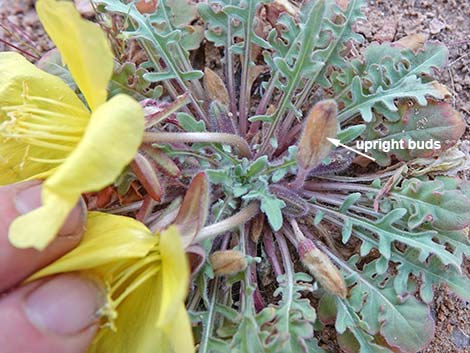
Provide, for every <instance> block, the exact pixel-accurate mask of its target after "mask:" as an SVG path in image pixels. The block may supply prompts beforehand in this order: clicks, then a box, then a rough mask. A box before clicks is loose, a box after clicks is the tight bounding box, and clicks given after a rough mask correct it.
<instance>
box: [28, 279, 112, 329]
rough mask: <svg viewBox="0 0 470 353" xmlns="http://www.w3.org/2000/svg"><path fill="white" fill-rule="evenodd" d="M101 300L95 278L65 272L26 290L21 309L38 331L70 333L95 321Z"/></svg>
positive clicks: (101, 292)
mask: <svg viewBox="0 0 470 353" xmlns="http://www.w3.org/2000/svg"><path fill="white" fill-rule="evenodd" d="M104 304H105V297H104V294H103V291H102V290H101V288H100V286H99V285H98V284H97V283H96V282H95V281H93V280H91V279H89V278H86V277H83V276H80V275H76V274H67V275H61V276H57V277H54V278H53V279H51V280H49V281H47V282H46V283H44V284H42V285H41V286H39V287H38V288H36V289H35V290H34V291H33V292H32V293H30V294H29V295H28V297H27V298H26V301H25V312H26V315H27V317H28V319H29V321H30V322H31V323H32V324H33V325H34V327H36V328H37V329H38V330H39V331H41V332H48V333H54V334H58V335H73V334H77V333H80V332H81V331H83V330H84V329H86V328H88V327H90V326H91V325H93V324H94V323H97V322H98V320H99V315H98V312H99V310H100V309H101V308H102V307H103V305H104Z"/></svg>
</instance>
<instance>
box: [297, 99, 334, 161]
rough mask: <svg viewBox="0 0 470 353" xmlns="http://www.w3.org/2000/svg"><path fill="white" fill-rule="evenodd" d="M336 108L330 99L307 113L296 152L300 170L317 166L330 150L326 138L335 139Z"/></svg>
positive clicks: (319, 103) (316, 105)
mask: <svg viewBox="0 0 470 353" xmlns="http://www.w3.org/2000/svg"><path fill="white" fill-rule="evenodd" d="M337 115H338V106H337V104H336V102H335V101H334V100H332V99H328V100H323V101H321V102H318V103H317V104H315V106H314V107H313V108H312V110H310V112H309V113H308V116H307V119H306V123H305V126H304V129H303V132H302V137H301V138H300V142H299V148H298V151H297V163H298V165H299V167H300V168H301V169H304V170H310V169H312V168H314V167H316V166H317V165H319V164H320V163H321V162H322V160H323V159H325V158H326V157H327V156H328V154H329V153H330V150H331V146H332V145H331V143H330V142H329V141H328V140H327V138H328V137H331V138H334V137H336V133H337V128H338V119H337Z"/></svg>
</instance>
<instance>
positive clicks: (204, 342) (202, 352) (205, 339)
mask: <svg viewBox="0 0 470 353" xmlns="http://www.w3.org/2000/svg"><path fill="white" fill-rule="evenodd" d="M219 280H220V277H218V276H216V277H215V279H214V282H213V284H212V295H211V298H210V306H209V308H208V315H207V321H206V322H205V324H204V325H203V327H204V329H203V331H202V337H201V342H200V343H199V351H198V352H199V353H206V352H208V349H209V339H210V337H211V336H212V325H213V322H214V316H215V306H216V302H217V292H218V289H219Z"/></svg>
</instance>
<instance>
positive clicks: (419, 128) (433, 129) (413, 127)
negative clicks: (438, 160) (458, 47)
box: [363, 83, 466, 166]
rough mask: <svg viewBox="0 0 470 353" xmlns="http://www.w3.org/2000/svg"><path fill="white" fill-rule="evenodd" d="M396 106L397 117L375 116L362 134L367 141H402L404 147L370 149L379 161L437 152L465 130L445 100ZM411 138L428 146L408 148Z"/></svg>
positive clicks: (457, 114)
mask: <svg viewBox="0 0 470 353" xmlns="http://www.w3.org/2000/svg"><path fill="white" fill-rule="evenodd" d="M430 84H431V83H430ZM399 108H400V109H399V111H398V112H399V117H400V120H398V121H396V122H390V121H388V120H387V119H385V118H383V117H377V118H376V120H375V121H374V122H373V123H371V124H368V126H367V130H366V131H365V133H364V135H363V137H364V139H365V140H366V141H375V140H381V141H397V143H398V142H399V141H404V143H403V144H404V147H405V148H404V149H402V148H401V147H402V146H396V147H393V148H392V149H391V150H390V151H387V152H385V151H383V150H380V149H372V150H371V151H370V153H371V155H372V157H374V158H375V159H376V160H377V163H379V164H380V165H383V166H387V165H389V164H390V163H391V157H392V156H395V157H396V158H397V159H398V160H400V161H409V160H412V159H414V158H418V157H434V156H437V155H439V154H440V153H442V152H443V151H445V150H447V149H449V148H450V147H452V146H453V145H455V144H456V143H457V142H458V140H459V139H460V137H461V136H462V135H463V133H464V132H465V126H466V124H465V121H464V119H463V118H462V116H461V115H460V114H459V112H457V111H456V110H455V109H453V108H452V106H451V105H450V104H448V103H444V102H441V103H429V104H428V105H427V106H426V107H419V106H411V107H408V105H407V104H402V105H400V106H399ZM411 140H413V141H416V142H418V143H421V144H423V143H428V145H429V146H417V147H419V148H414V149H411V148H409V146H410V143H409V141H411ZM436 142H438V143H439V146H437V145H436ZM397 147H399V148H397ZM423 147H426V148H423Z"/></svg>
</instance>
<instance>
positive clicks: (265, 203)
mask: <svg viewBox="0 0 470 353" xmlns="http://www.w3.org/2000/svg"><path fill="white" fill-rule="evenodd" d="M285 206H286V203H285V202H284V201H282V200H279V199H277V198H275V197H274V196H269V195H262V196H261V207H260V208H261V211H262V212H263V213H264V214H265V215H266V217H268V222H269V225H270V226H271V228H272V229H273V230H274V231H278V230H279V229H281V227H282V221H283V220H282V212H281V210H282V209H283V208H284V207H285Z"/></svg>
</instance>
